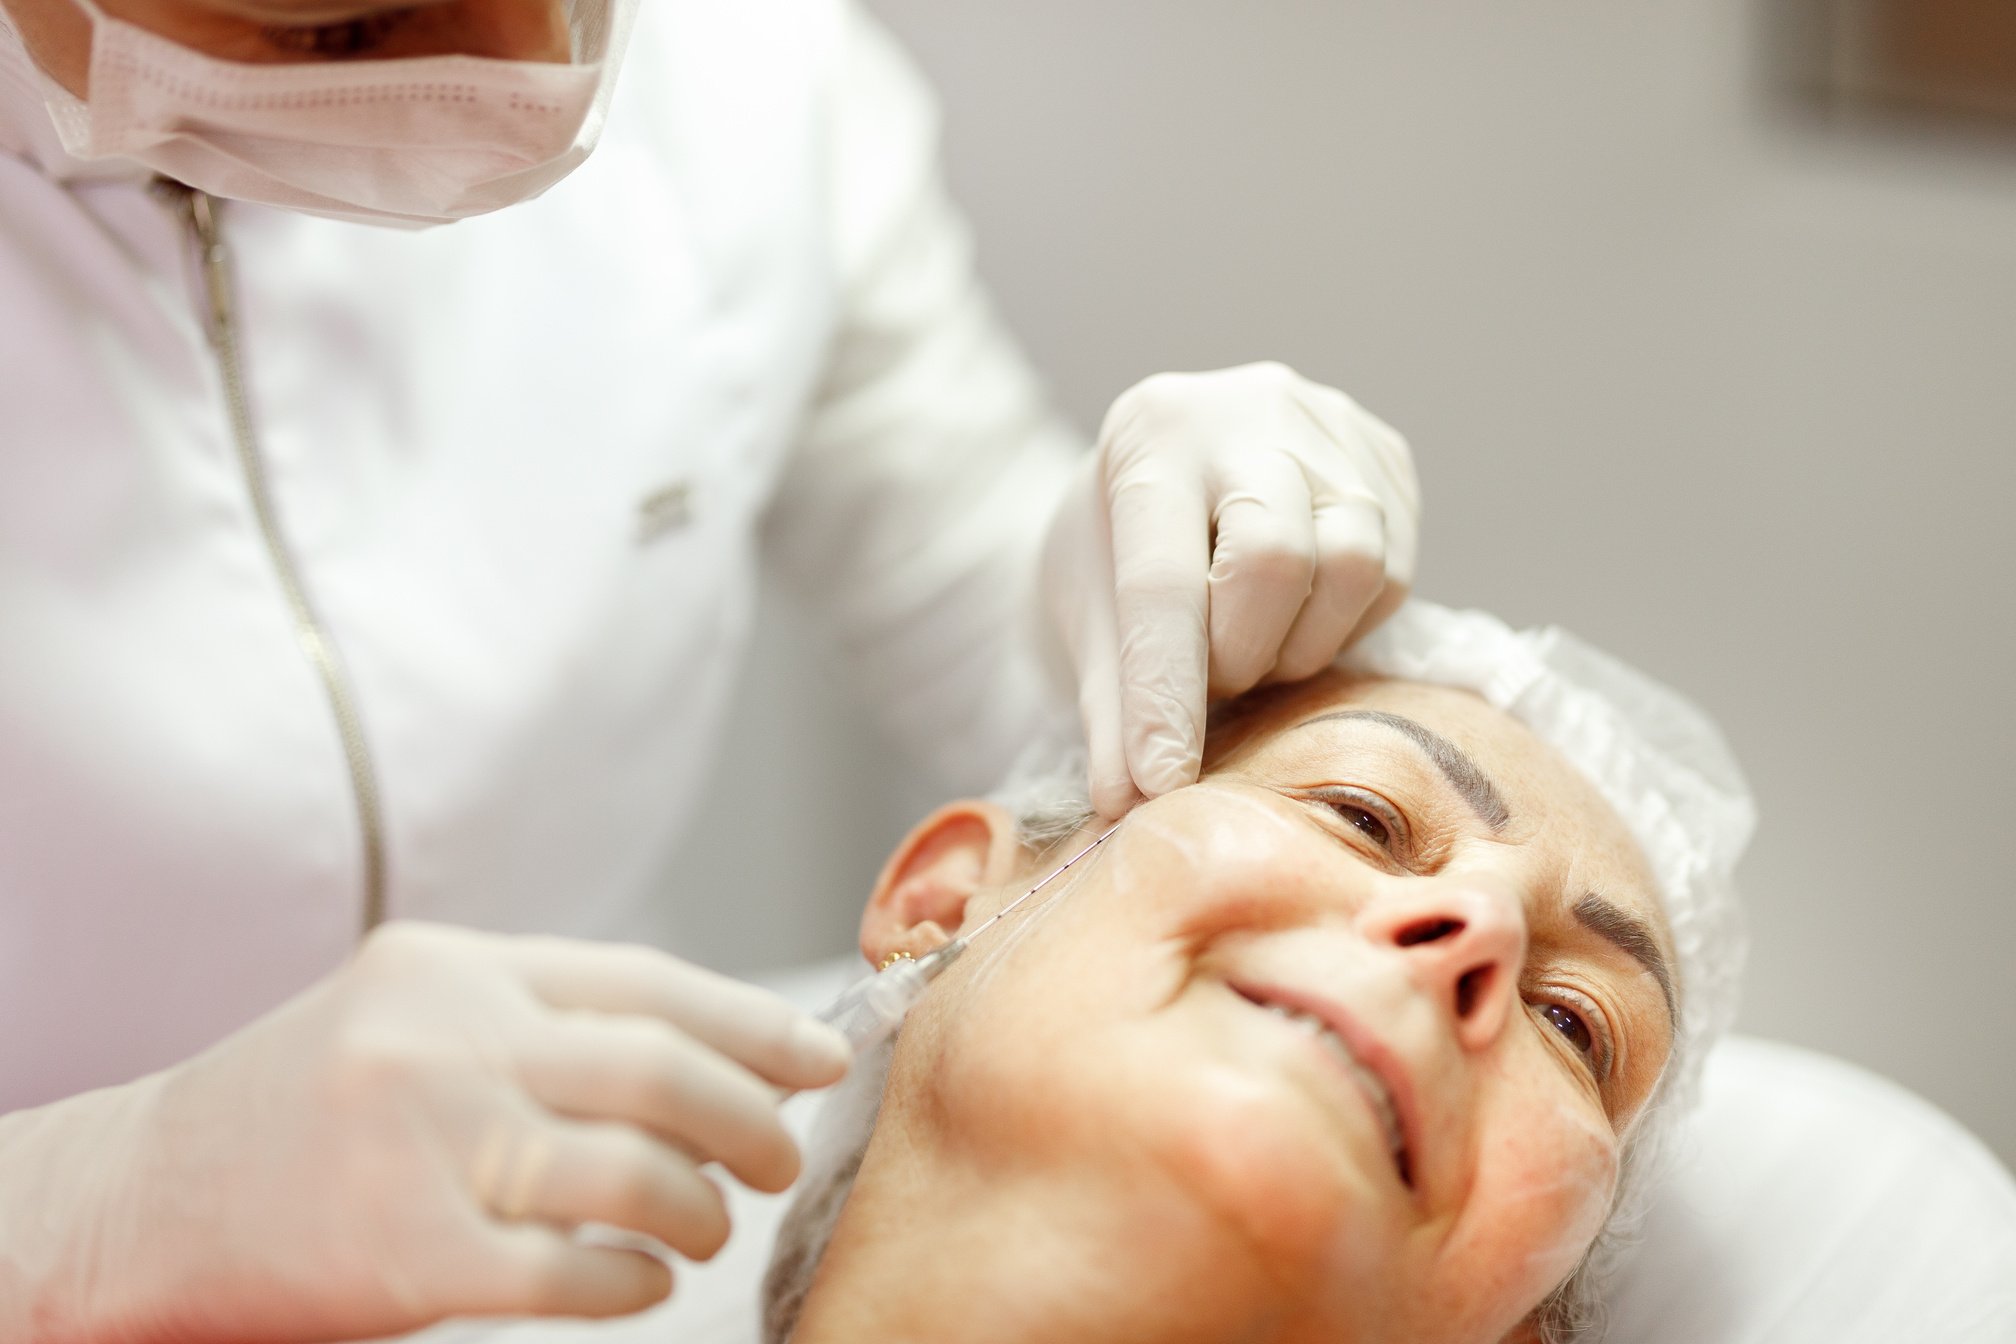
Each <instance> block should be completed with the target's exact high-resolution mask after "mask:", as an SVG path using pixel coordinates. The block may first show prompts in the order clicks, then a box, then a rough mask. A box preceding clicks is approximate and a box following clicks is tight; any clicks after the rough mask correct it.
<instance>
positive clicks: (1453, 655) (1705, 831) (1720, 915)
mask: <svg viewBox="0 0 2016 1344" xmlns="http://www.w3.org/2000/svg"><path fill="white" fill-rule="evenodd" d="M1338 665H1339V666H1340V667H1342V668H1344V669H1346V670H1347V671H1352V672H1362V673H1366V674H1369V675H1372V676H1378V677H1390V678H1393V679H1395V680H1399V681H1418V682H1426V683H1429V684H1431V685H1437V686H1453V687H1457V688H1460V689H1462V690H1466V691H1472V692H1475V693H1476V694H1477V695H1479V696H1481V697H1483V698H1484V699H1485V700H1486V701H1487V702H1489V703H1490V704H1492V705H1493V706H1495V707H1497V708H1498V709H1501V710H1503V711H1504V712H1505V713H1507V714H1509V715H1511V716H1512V717H1513V718H1515V719H1517V720H1519V721H1520V722H1521V723H1523V724H1525V725H1526V726H1527V727H1528V728H1529V729H1531V730H1532V731H1533V733H1534V735H1535V736H1537V737H1538V738H1540V739H1541V740H1542V741H1543V742H1545V743H1547V744H1548V745H1549V746H1551V747H1553V748H1554V750H1556V751H1558V752H1559V753H1561V755H1562V756H1563V757H1565V758H1566V759H1567V761H1568V763H1569V764H1570V765H1572V766H1574V767H1575V768H1576V769H1578V770H1580V771H1581V772H1582V773H1583V774H1584V775H1585V776H1587V777H1588V778H1589V780H1590V781H1591V782H1592V783H1594V784H1595V785H1596V787H1597V789H1598V790H1599V791H1600V792H1601V793H1602V794H1603V797H1604V798H1605V799H1606V800H1607V801H1608V802H1609V804H1610V806H1611V807H1613V808H1614V809H1616V811H1617V815H1618V816H1619V817H1620V818H1622V820H1623V822H1624V824H1625V825H1626V826H1628V827H1629V828H1630V830H1631V833H1632V835H1633V836H1634V837H1636V839H1637V841H1638V844H1639V847H1640V848H1641V849H1643V850H1644V851H1645V859H1646V861H1647V863H1648V864H1649V865H1650V866H1651V869H1652V876H1653V879H1654V880H1655V881H1656V882H1658V884H1659V892H1660V896H1661V897H1662V898H1663V899H1664V901H1665V905H1666V915H1667V919H1668V920H1669V921H1670V922H1671V924H1672V928H1673V944H1674V954H1675V956H1676V957H1677V958H1678V961H1679V978H1680V1001H1681V1007H1680V1034H1679V1039H1678V1040H1677V1041H1676V1042H1675V1045H1676V1046H1677V1047H1678V1048H1677V1049H1676V1051H1675V1057H1676V1059H1677V1060H1678V1070H1677V1072H1676V1074H1675V1076H1672V1077H1669V1078H1668V1079H1667V1080H1666V1089H1667V1090H1669V1095H1670V1094H1675V1093H1677V1095H1678V1096H1679V1097H1681V1098H1682V1100H1683V1104H1685V1100H1686V1099H1689V1098H1691V1096H1692V1094H1693V1090H1694V1083H1695V1080H1696V1079H1697V1078H1698V1077H1699V1074H1700V1069H1701V1062H1702V1059H1703V1058H1704V1056H1706V1054H1707V1052H1708V1047H1709V1046H1710V1045H1711V1044H1712V1043H1713V1042H1714V1040H1715V1039H1716V1038H1717V1037H1718V1036H1720V1035H1721V1034H1722V1033H1723V1032H1724V1031H1726V1030H1727V1029H1728V1026H1729V1023H1730V1020H1731V1019H1732V1018H1734V1017H1735V1015H1736V989H1737V981H1738V978H1739V976H1740V974H1741V971H1742V966H1743V952H1744V938H1743V921H1742V916H1741V912H1740V911H1739V909H1738V907H1737V904H1736V888H1735V883H1734V881H1733V874H1734V871H1735V867H1736V861H1737V859H1738V858H1740V857H1741V856H1742V853H1743V847H1744V846H1745V845H1746V844H1747V843H1749V840H1750V833H1751V831H1752V830H1754V829H1755V827H1756V824H1757V811H1756V807H1755V805H1754V804H1753V803H1752V802H1751V798H1750V790H1749V787H1748V786H1747V785H1746V784H1745V783H1744V782H1743V772H1742V771H1741V770H1740V769H1738V768H1737V765H1736V758H1735V757H1734V756H1733V755H1732V754H1731V753H1730V751H1729V747H1728V744H1727V743H1725V742H1724V741H1723V740H1722V734H1721V732H1720V731H1719V730H1717V728H1716V727H1715V725H1714V723H1713V722H1712V721H1710V720H1709V718H1708V716H1707V715H1706V714H1704V713H1702V712H1701V711H1700V710H1699V709H1697V708H1696V707H1695V706H1694V705H1692V704H1690V703H1689V702H1688V701H1687V700H1685V699H1683V698H1682V697H1681V696H1679V695H1678V694H1677V693H1675V692H1674V691H1672V690H1670V689H1668V688H1667V687H1665V686H1662V685H1660V684H1659V683H1658V682H1656V681H1654V680H1652V679H1651V678H1650V677H1647V676H1645V675H1644V674H1643V673H1641V672H1638V671H1636V670H1634V669H1632V668H1629V667H1626V666H1625V665H1624V664H1622V663H1620V662H1618V661H1617V660H1616V659H1614V658H1612V657H1610V656H1609V655H1608V654H1605V653H1602V652H1600V651H1599V650H1597V649H1593V648H1591V647H1590V646H1589V645H1587V644H1584V643H1583V642H1582V641H1581V640H1579V639H1576V638H1575V637H1574V636H1573V635H1571V634H1569V633H1567V632H1566V631H1565V630H1560V629H1557V628H1556V627H1554V626H1545V627H1542V628H1540V629H1537V630H1514V629H1512V628H1511V627H1510V626H1508V625H1506V624H1505V623H1504V622H1503V621H1501V620H1499V619H1498V618H1497V617H1495V616H1492V615H1490V614H1488V613H1486V612H1482V611H1455V610H1452V609H1450V608H1448V607H1439V606H1436V605H1435V604H1434V603H1432V602H1423V601H1420V600H1418V599H1416V600H1412V601H1409V602H1408V603H1407V604H1406V605H1404V606H1403V607H1401V608H1400V610H1399V611H1398V612H1396V613H1395V614H1394V615H1393V617H1392V619H1391V620H1389V621H1387V622H1386V624H1384V625H1383V626H1381V627H1380V628H1379V629H1378V630H1377V631H1375V632H1374V633H1373V634H1372V635H1370V636H1369V637H1367V638H1366V639H1365V640H1363V641H1362V642H1360V643H1359V644H1358V645H1357V646H1356V647H1355V648H1353V649H1352V650H1350V651H1349V652H1348V653H1346V654H1345V655H1344V656H1343V657H1342V658H1341V659H1339V660H1338Z"/></svg>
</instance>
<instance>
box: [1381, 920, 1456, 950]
mask: <svg viewBox="0 0 2016 1344" xmlns="http://www.w3.org/2000/svg"><path fill="white" fill-rule="evenodd" d="M1461 932H1463V921H1462V920H1460V919H1446V918H1437V919H1417V920H1415V921H1414V922H1413V923H1412V924H1409V925H1407V926H1406V927H1405V928H1403V929H1401V930H1400V932H1398V933H1396V934H1394V935H1393V941H1394V942H1396V943H1398V944H1399V945H1400V946H1402V947H1413V946H1415V945H1416V944H1417V943H1433V942H1438V941H1440V940H1441V939H1444V938H1452V937H1454V936H1455V935H1457V934H1459V933H1461Z"/></svg>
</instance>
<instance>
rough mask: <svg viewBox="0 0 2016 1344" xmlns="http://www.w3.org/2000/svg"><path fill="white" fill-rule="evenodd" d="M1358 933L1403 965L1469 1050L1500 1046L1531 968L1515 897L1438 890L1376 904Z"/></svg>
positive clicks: (1480, 890) (1475, 889)
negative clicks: (1523, 978) (1444, 1012)
mask: <svg viewBox="0 0 2016 1344" xmlns="http://www.w3.org/2000/svg"><path fill="white" fill-rule="evenodd" d="M1358 925H1359V931H1360V932H1361V933H1362V934H1363V935H1364V936H1365V937H1366V938H1367V939H1369V940H1370V941H1371V942H1372V943H1373V944H1374V945H1375V946H1380V947H1390V948H1393V949H1395V950H1396V951H1398V952H1399V953H1400V954H1401V956H1402V957H1404V958H1405V961H1406V965H1407V973H1408V975H1409V976H1411V977H1412V978H1413V980H1414V983H1415V984H1417V985H1419V986H1420V987H1421V989H1422V991H1423V992H1424V993H1426V994H1427V995H1428V996H1429V997H1430V998H1432V999H1434V1000H1436V1001H1437V1002H1438V1003H1440V1004H1441V1005H1442V1006H1443V1007H1444V1008H1445V1009H1446V1010H1447V1011H1448V1012H1449V1014H1450V1019H1451V1021H1452V1022H1453V1024H1454V1026H1455V1031H1456V1038H1457V1040H1459V1041H1460V1042H1461V1043H1462V1045H1463V1048H1464V1049H1466V1050H1471V1051H1478V1050H1483V1049H1485V1048H1487V1047H1488V1046H1490V1045H1491V1043H1492V1042H1494V1041H1496V1040H1497V1039H1498V1035H1499V1033H1500V1032H1502V1031H1504V1029H1505V1024H1506V1022H1507V1021H1508V1020H1509V1019H1510V1018H1511V1015H1512V1010H1513V1005H1514V1004H1515V1003H1516V1002H1517V999H1518V994H1519V974H1520V972H1521V970H1522V969H1523V968H1524V967H1525V964H1526V918H1525V914H1524V912H1522V911H1521V910H1520V908H1519V904H1518V902H1516V901H1515V900H1513V899H1512V897H1511V896H1509V895H1507V894H1505V893H1503V892H1499V891H1494V890H1492V889H1490V888H1488V887H1481V886H1473V885H1470V884H1467V883H1466V884H1451V883H1444V882H1434V883H1429V884H1424V885H1422V886H1419V887H1415V888H1413V889H1411V890H1409V891H1407V892H1404V893H1395V894H1392V895H1390V896H1387V897H1385V898H1384V899H1381V900H1379V901H1375V902H1374V903H1372V904H1371V905H1369V906H1367V907H1366V908H1365V909H1364V910H1363V911H1361V912H1360V913H1359V916H1358Z"/></svg>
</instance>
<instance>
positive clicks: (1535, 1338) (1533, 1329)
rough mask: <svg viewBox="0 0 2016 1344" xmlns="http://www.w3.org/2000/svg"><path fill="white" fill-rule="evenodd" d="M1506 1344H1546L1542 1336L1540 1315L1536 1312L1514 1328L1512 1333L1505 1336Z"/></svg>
mask: <svg viewBox="0 0 2016 1344" xmlns="http://www.w3.org/2000/svg"><path fill="white" fill-rule="evenodd" d="M1504 1344H1546V1341H1545V1340H1543V1339H1542V1338H1541V1335H1540V1313H1539V1312H1537V1311H1536V1312H1534V1313H1533V1314H1532V1315H1531V1316H1528V1317H1527V1318H1526V1319H1525V1320H1523V1321H1521V1322H1519V1324H1517V1325H1515V1326H1513V1327H1512V1333H1511V1334H1509V1335H1507V1336H1505V1340H1504Z"/></svg>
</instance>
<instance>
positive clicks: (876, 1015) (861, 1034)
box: [818, 943, 966, 1055]
mask: <svg viewBox="0 0 2016 1344" xmlns="http://www.w3.org/2000/svg"><path fill="white" fill-rule="evenodd" d="M965 950H966V949H965V946H964V945H963V944H961V943H953V944H949V945H948V946H947V947H945V948H943V949H940V950H939V951H938V952H935V953H932V954H931V955H929V956H927V957H925V958H924V959H923V960H922V961H910V960H907V959H906V960H903V961H899V962H897V963H895V964H894V965H892V966H891V967H889V969H887V970H885V971H879V972H877V973H876V974H874V975H871V976H866V977H864V978H863V979H861V980H859V981H857V982H856V983H854V984H853V985H851V986H849V987H848V989H847V991H846V992H845V993H844V994H842V995H841V996H840V997H839V998H837V999H835V1000H834V1001H833V1002H832V1003H831V1004H829V1005H828V1006H827V1007H826V1008H825V1009H824V1010H823V1011H822V1012H820V1013H819V1015H818V1016H819V1020H820V1021H822V1022H824V1023H826V1024H827V1025H828V1026H830V1027H832V1028H833V1029H834V1030H836V1031H838V1032H839V1033H840V1034H841V1035H842V1036H845V1037H846V1038H847V1041H848V1044H850V1045H852V1046H853V1047H854V1053H855V1054H856V1055H860V1054H862V1053H864V1052H866V1051H868V1050H871V1049H873V1048H874V1047H876V1046H878V1045H880V1044H882V1042H883V1041H885V1040H887V1039H889V1036H890V1033H892V1032H894V1031H895V1030H896V1028H897V1027H898V1026H899V1025H900V1024H901V1023H902V1021H903V1015H904V1014H905V1013H907V1012H909V1011H910V1007H911V1005H912V1004H914V1003H916V1002H917V1000H918V999H920V998H922V997H923V995H924V988H925V986H927V985H929V984H930V983H931V982H932V981H933V980H935V979H937V978H938V974H939V973H940V972H941V971H943V970H944V969H945V968H946V967H947V966H949V965H951V964H952V963H953V962H954V961H956V960H957V959H958V957H959V954H960V953H961V952H964V951H965Z"/></svg>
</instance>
